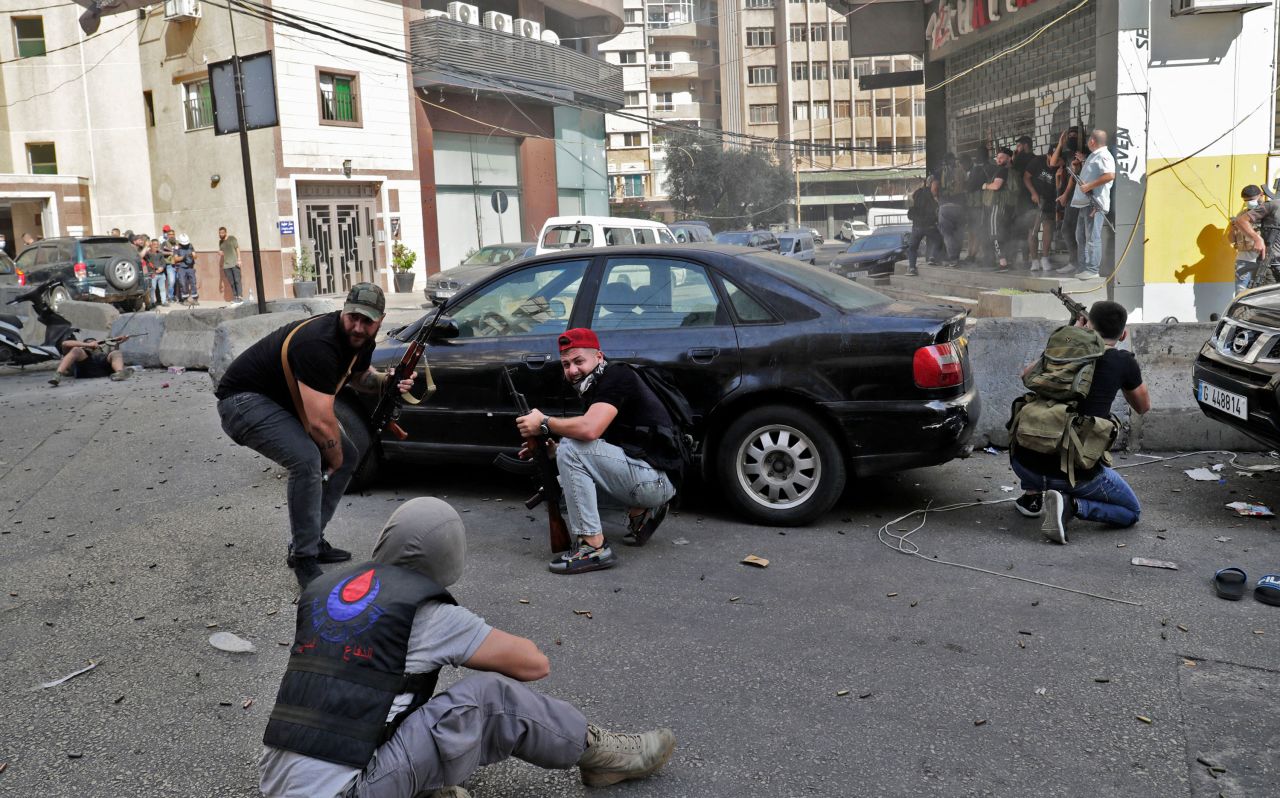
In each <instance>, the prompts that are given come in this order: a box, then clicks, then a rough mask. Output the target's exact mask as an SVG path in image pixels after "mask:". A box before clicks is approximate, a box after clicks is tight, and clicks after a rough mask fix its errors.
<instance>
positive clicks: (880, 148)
mask: <svg viewBox="0 0 1280 798" xmlns="http://www.w3.org/2000/svg"><path fill="white" fill-rule="evenodd" d="M876 153H878V154H880V155H892V154H893V139H880V140H879V141H877V142H876Z"/></svg>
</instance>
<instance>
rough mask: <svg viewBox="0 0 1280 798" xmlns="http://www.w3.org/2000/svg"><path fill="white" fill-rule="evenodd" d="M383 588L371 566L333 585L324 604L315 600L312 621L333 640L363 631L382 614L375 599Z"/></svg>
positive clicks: (323, 635) (321, 633)
mask: <svg viewBox="0 0 1280 798" xmlns="http://www.w3.org/2000/svg"><path fill="white" fill-rule="evenodd" d="M381 588H382V583H381V582H380V581H379V580H378V575H377V573H375V572H374V569H372V568H370V569H369V570H367V571H364V572H363V573H359V574H355V575H353V576H349V577H347V578H346V579H343V580H342V581H341V582H339V583H338V584H336V585H334V587H333V590H330V591H329V595H328V596H327V597H326V598H325V599H324V602H323V606H322V605H321V601H320V600H319V599H316V600H314V601H313V602H312V605H311V623H312V625H313V626H314V627H315V630H316V634H317V635H319V636H320V638H321V639H323V640H327V641H329V642H330V643H346V642H348V641H349V640H351V639H352V638H353V637H357V636H359V635H361V634H363V633H364V632H365V631H367V630H368V629H369V627H370V626H373V624H374V623H376V622H377V620H378V618H380V617H381V616H382V613H383V610H382V608H381V607H379V606H378V605H376V604H374V603H373V602H374V599H376V598H377V597H378V591H379V590H380V589H381Z"/></svg>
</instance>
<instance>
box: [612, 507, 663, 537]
mask: <svg viewBox="0 0 1280 798" xmlns="http://www.w3.org/2000/svg"><path fill="white" fill-rule="evenodd" d="M670 506H671V502H663V503H662V504H661V505H660V506H658V507H655V508H653V509H651V510H645V511H644V512H643V513H640V515H633V516H631V517H630V518H628V519H627V534H625V535H623V536H622V542H623V543H625V544H627V545H628V546H643V545H644V544H646V543H648V542H649V538H651V537H653V533H654V532H656V531H657V530H658V527H659V526H660V525H661V524H662V522H663V521H664V520H665V519H666V517H667V510H668V509H669V508H670Z"/></svg>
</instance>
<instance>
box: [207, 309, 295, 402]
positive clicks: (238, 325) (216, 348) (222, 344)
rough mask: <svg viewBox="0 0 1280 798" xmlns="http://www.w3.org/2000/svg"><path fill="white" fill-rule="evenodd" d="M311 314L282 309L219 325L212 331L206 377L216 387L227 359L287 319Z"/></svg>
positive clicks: (233, 357)
mask: <svg viewBox="0 0 1280 798" xmlns="http://www.w3.org/2000/svg"><path fill="white" fill-rule="evenodd" d="M312 315H314V314H311V313H305V312H302V311H299V310H285V311H282V312H279V313H268V314H267V315H265V316H249V317H247V318H243V319H233V320H231V321H225V322H223V323H222V324H219V325H218V328H217V330H215V331H214V334H213V348H212V351H211V352H210V356H209V362H208V366H207V367H208V369H209V378H210V379H211V380H213V384H214V387H217V385H218V381H219V380H221V379H222V375H223V374H225V373H226V372H227V367H228V366H230V365H231V361H233V360H235V359H236V357H237V356H238V355H239V354H240V353H241V352H243V351H244V350H246V349H248V348H249V347H250V346H253V345H254V344H255V343H257V342H258V341H259V340H261V339H262V337H263V336H265V335H267V334H268V333H271V332H273V331H275V330H278V329H280V328H281V327H283V326H284V325H286V324H288V323H289V322H291V321H300V320H302V319H305V318H308V317H310V316H312Z"/></svg>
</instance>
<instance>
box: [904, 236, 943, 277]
mask: <svg viewBox="0 0 1280 798" xmlns="http://www.w3.org/2000/svg"><path fill="white" fill-rule="evenodd" d="M925 239H928V241H929V248H928V250H927V254H926V257H929V258H937V257H938V250H939V249H940V248H941V247H942V234H941V233H939V232H938V228H937V227H921V226H920V225H913V226H912V227H911V243H909V244H908V245H907V267H908V268H909V269H911V271H915V269H916V258H917V256H918V255H919V253H920V242H921V241H923V240H925Z"/></svg>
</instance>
